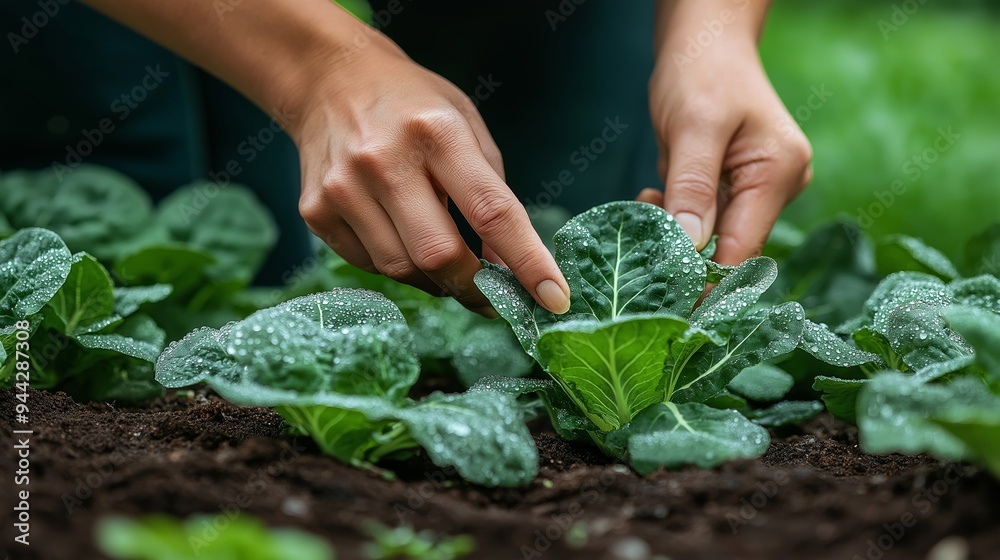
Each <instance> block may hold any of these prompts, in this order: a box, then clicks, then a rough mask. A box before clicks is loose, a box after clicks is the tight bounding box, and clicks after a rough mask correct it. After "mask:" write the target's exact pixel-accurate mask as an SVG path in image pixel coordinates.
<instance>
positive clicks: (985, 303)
mask: <svg viewBox="0 0 1000 560" xmlns="http://www.w3.org/2000/svg"><path fill="white" fill-rule="evenodd" d="M949 287H950V288H951V290H952V293H953V296H952V297H953V298H954V302H955V303H956V304H957V305H967V306H969V307H980V308H983V309H986V310H989V311H992V312H993V313H1000V280H998V279H997V278H996V277H995V276H990V275H987V274H984V275H982V276H976V277H974V278H964V279H962V280H956V281H954V282H952V283H951V284H950V285H949Z"/></svg>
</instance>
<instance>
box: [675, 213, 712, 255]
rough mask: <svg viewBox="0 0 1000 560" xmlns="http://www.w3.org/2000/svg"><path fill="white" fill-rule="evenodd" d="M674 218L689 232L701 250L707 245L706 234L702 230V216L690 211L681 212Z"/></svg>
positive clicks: (696, 246)
mask: <svg viewBox="0 0 1000 560" xmlns="http://www.w3.org/2000/svg"><path fill="white" fill-rule="evenodd" d="M674 219H675V220H677V223H678V224H680V225H681V227H682V228H684V231H685V232H687V234H688V237H690V238H691V241H692V242H693V243H694V246H695V248H696V249H698V250H701V248H702V247H703V246H704V245H705V240H704V236H703V235H702V232H701V218H699V217H698V216H696V215H694V214H692V213H690V212H680V213H678V214H676V215H675V216H674Z"/></svg>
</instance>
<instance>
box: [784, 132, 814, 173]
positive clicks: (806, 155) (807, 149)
mask: <svg viewBox="0 0 1000 560" xmlns="http://www.w3.org/2000/svg"><path fill="white" fill-rule="evenodd" d="M787 150H788V153H789V154H790V156H791V157H792V159H793V161H795V162H796V163H797V164H798V165H800V166H801V167H802V169H805V168H806V167H808V166H809V163H810V162H812V157H813V151H812V145H811V144H810V143H809V140H808V139H807V138H806V137H805V136H804V135H800V136H797V137H796V138H794V139H792V141H791V142H790V143H789V145H788V147H787Z"/></svg>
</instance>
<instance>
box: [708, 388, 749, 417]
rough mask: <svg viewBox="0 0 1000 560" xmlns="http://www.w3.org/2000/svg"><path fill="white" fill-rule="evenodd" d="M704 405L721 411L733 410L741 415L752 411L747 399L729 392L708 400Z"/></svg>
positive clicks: (723, 392)
mask: <svg viewBox="0 0 1000 560" xmlns="http://www.w3.org/2000/svg"><path fill="white" fill-rule="evenodd" d="M704 404H707V405H708V406H710V407H712V408H719V409H723V410H725V409H732V410H735V411H738V412H741V413H746V412H747V411H749V410H750V405H749V404H748V403H747V401H746V399H744V398H743V397H741V396H739V395H737V394H734V393H731V392H729V391H728V390H726V391H722V392H721V393H719V394H718V395H715V396H714V397H712V398H710V399H708V400H707V401H705V403H704Z"/></svg>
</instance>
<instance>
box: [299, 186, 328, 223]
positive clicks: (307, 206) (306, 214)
mask: <svg viewBox="0 0 1000 560" xmlns="http://www.w3.org/2000/svg"><path fill="white" fill-rule="evenodd" d="M327 208H328V205H327V204H326V202H325V201H324V199H323V197H322V196H319V195H318V194H316V193H303V194H302V196H300V197H299V215H300V216H302V219H303V220H305V222H306V223H307V224H309V225H312V224H317V223H320V222H322V221H323V220H324V219H325V217H326V214H327Z"/></svg>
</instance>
